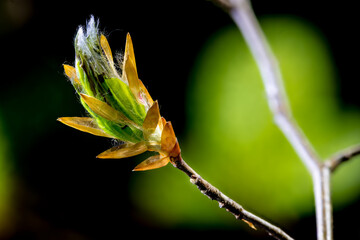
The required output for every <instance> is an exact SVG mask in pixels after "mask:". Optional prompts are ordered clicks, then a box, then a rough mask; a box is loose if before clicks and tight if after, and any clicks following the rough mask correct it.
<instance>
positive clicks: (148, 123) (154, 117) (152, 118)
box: [143, 101, 161, 133]
mask: <svg viewBox="0 0 360 240" xmlns="http://www.w3.org/2000/svg"><path fill="white" fill-rule="evenodd" d="M160 118H161V116H160V110H159V104H158V102H157V101H155V102H154V104H153V105H152V106H151V107H150V108H149V110H148V111H147V114H146V117H145V119H144V123H143V128H144V130H145V131H146V132H148V133H152V132H154V131H155V129H156V127H157V125H158V124H159V120H160Z"/></svg>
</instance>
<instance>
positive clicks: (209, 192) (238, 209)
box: [171, 155, 293, 240]
mask: <svg viewBox="0 0 360 240" xmlns="http://www.w3.org/2000/svg"><path fill="white" fill-rule="evenodd" d="M171 162H172V163H173V165H174V167H176V168H178V169H180V170H181V171H183V172H184V173H186V175H188V176H189V177H190V182H191V183H193V184H194V185H196V186H197V187H198V189H199V190H200V191H201V193H202V194H204V195H206V196H207V197H209V198H210V199H211V200H215V201H217V202H218V203H219V207H220V208H225V209H226V211H228V212H230V213H232V214H233V215H234V216H235V218H236V219H239V220H243V221H244V222H246V223H247V224H249V226H250V227H253V228H262V229H264V230H265V231H266V232H268V233H269V235H271V236H272V237H274V238H275V239H284V240H290V239H293V238H291V237H290V236H289V235H287V234H286V233H285V232H284V231H283V230H281V229H280V228H278V227H276V226H274V225H272V224H271V223H269V222H267V221H265V220H264V219H262V218H260V217H258V216H256V215H254V214H253V213H251V212H248V211H246V210H245V209H244V208H243V207H242V206H241V205H240V204H238V203H237V202H235V201H234V200H232V199H231V198H229V197H228V196H226V195H225V194H223V193H222V192H221V191H220V190H219V189H217V188H216V187H214V186H213V185H211V184H210V183H209V182H207V181H206V180H205V179H203V178H202V177H201V176H200V175H199V174H198V173H196V172H195V171H194V170H193V169H192V168H191V167H190V166H189V165H188V164H187V163H186V162H185V161H184V160H183V159H182V158H181V156H180V155H179V156H177V157H175V158H172V161H171Z"/></svg>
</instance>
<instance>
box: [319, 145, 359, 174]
mask: <svg viewBox="0 0 360 240" xmlns="http://www.w3.org/2000/svg"><path fill="white" fill-rule="evenodd" d="M358 155H360V145H356V146H352V147H349V148H346V149H344V150H341V151H340V152H337V153H335V154H334V156H332V157H330V158H329V159H328V160H327V161H326V163H325V164H326V165H328V167H329V168H330V170H331V171H332V172H333V171H335V169H337V168H338V167H339V166H340V164H342V163H344V162H347V161H349V160H350V159H352V158H354V157H356V156H358Z"/></svg>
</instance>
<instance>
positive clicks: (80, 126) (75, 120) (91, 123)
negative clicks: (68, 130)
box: [57, 117, 113, 138]
mask: <svg viewBox="0 0 360 240" xmlns="http://www.w3.org/2000/svg"><path fill="white" fill-rule="evenodd" d="M57 120H58V121H60V122H62V123H63V124H65V125H67V126H69V127H73V128H75V129H77V130H80V131H83V132H87V133H91V134H94V135H96V136H101V137H108V138H113V136H111V135H109V134H107V133H105V132H104V131H103V130H101V129H100V128H99V126H98V125H97V124H96V121H95V120H94V119H92V118H89V117H62V118H58V119H57Z"/></svg>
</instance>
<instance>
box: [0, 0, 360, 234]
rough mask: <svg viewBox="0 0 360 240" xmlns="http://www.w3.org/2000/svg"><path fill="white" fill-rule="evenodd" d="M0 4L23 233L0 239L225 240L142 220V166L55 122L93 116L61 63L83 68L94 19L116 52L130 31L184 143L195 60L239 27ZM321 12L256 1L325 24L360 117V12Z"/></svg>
mask: <svg viewBox="0 0 360 240" xmlns="http://www.w3.org/2000/svg"><path fill="white" fill-rule="evenodd" d="M1 1H2V2H1V7H0V10H1V16H0V21H1V22H0V43H1V59H2V62H1V75H0V81H1V85H0V114H2V118H3V122H4V125H5V126H6V129H5V132H6V134H7V135H8V136H9V137H10V148H11V152H12V159H13V165H14V167H13V175H14V176H15V178H16V191H15V197H14V206H15V219H14V220H13V222H14V223H13V224H12V228H10V229H9V230H8V231H7V232H6V233H4V234H3V236H2V235H0V238H3V239H122V238H130V237H140V236H141V237H145V236H146V237H160V238H164V239H165V238H171V237H174V236H177V237H178V236H183V237H186V238H190V239H192V238H193V237H191V236H206V237H211V236H213V235H214V234H215V233H219V230H216V232H213V231H211V230H208V231H200V230H199V231H196V230H188V229H157V228H154V227H152V226H151V224H149V223H146V222H142V221H141V220H139V218H137V217H136V216H134V215H133V214H132V203H131V202H130V200H129V199H128V198H127V189H128V188H129V181H130V178H131V177H134V175H133V174H132V172H131V169H132V167H133V165H132V164H131V163H130V162H129V161H118V160H108V161H105V162H104V161H100V160H97V159H95V157H94V156H95V155H96V154H97V153H100V152H102V151H103V150H104V149H106V148H107V147H109V145H111V142H110V141H109V140H102V141H99V140H98V138H96V137H92V136H90V137H89V135H86V134H78V132H76V131H74V130H73V129H70V128H66V127H64V126H63V125H61V124H59V123H57V122H56V118H57V117H61V116H77V115H79V113H84V111H83V110H82V108H81V106H80V104H76V97H75V94H74V90H73V89H72V86H71V84H70V83H69V82H68V81H67V80H66V78H65V76H64V75H63V69H62V64H63V63H67V64H72V63H73V61H74V60H73V59H74V50H73V38H74V36H75V32H76V30H77V27H78V25H84V24H85V22H86V20H87V19H88V18H89V16H90V15H91V14H93V15H94V16H95V17H96V18H99V19H100V28H101V29H105V33H107V34H108V35H110V36H111V37H110V38H109V42H110V45H111V47H112V49H113V51H114V50H115V49H117V50H123V48H124V43H125V36H126V33H127V32H130V33H131V36H132V39H133V42H134V47H135V53H136V59H137V65H138V66H137V68H138V71H139V76H140V78H141V79H146V83H147V84H145V85H147V86H148V89H149V91H150V93H151V95H152V96H153V98H155V99H158V100H159V102H161V111H162V113H163V114H164V115H165V118H166V119H170V120H172V123H173V125H174V128H175V129H176V132H177V133H178V134H179V135H181V134H182V132H183V130H184V128H185V127H186V126H185V125H184V124H185V104H186V99H185V98H186V86H187V81H188V78H189V74H190V72H191V69H192V66H193V63H194V60H195V58H196V56H197V54H198V52H199V50H200V49H201V47H202V46H203V44H204V43H205V42H206V40H207V39H208V38H209V36H211V35H212V34H213V33H214V32H216V31H217V30H218V29H219V28H221V27H223V26H226V25H229V24H232V22H231V20H230V18H229V17H228V16H227V14H226V13H225V12H223V11H222V10H221V9H219V8H218V7H216V6H215V5H214V4H212V3H211V2H210V1H200V0H186V1H121V0H119V1H108V0H100V1H69V0H63V1H41V0H1ZM314 2H315V1H260V0H257V1H252V3H253V7H254V9H255V12H256V14H257V16H258V17H260V18H261V17H262V16H265V15H276V14H282V15H292V16H297V17H299V18H302V19H305V20H307V21H309V22H311V23H312V24H313V25H315V26H316V27H317V28H318V29H319V30H320V31H321V32H322V33H323V35H324V37H325V39H326V40H327V41H328V44H329V47H330V49H331V51H332V55H333V58H334V60H335V64H336V67H337V69H336V72H337V84H338V95H339V96H340V97H341V100H342V105H343V107H344V108H346V107H353V106H357V107H360V100H359V99H360V98H359V94H358V91H359V85H360V84H359V79H358V65H359V58H358V56H359V49H360V48H359V37H356V35H357V31H358V23H359V19H358V15H359V14H358V9H357V8H356V7H355V4H354V3H353V5H351V4H350V3H347V4H341V3H339V2H337V3H336V4H330V3H329V2H326V1H324V2H323V3H322V2H320V1H316V3H314ZM80 115H81V114H80ZM358 213H360V203H358V204H356V205H353V206H348V207H346V208H345V209H343V210H342V211H340V212H335V214H334V222H335V229H334V234H335V238H336V239H351V238H352V237H354V236H355V234H357V237H359V235H358V234H359V233H358V231H357V230H356V228H357V223H356V221H351V220H352V219H355V216H356V215H357V214H358ZM234 221H235V220H234ZM314 226H315V218H314V217H311V218H308V219H302V220H301V221H300V222H299V223H297V224H296V225H295V226H293V228H291V229H286V230H287V231H288V232H289V234H290V235H292V236H293V237H295V238H296V239H301V238H303V239H304V238H306V239H315V235H316V234H315V227H314ZM190 234H192V235H190ZM221 234H223V236H222V238H224V239H225V238H227V237H236V238H242V239H247V238H264V239H270V238H269V237H264V235H263V234H262V233H254V231H248V232H243V230H239V231H235V230H231V231H225V230H224V231H221ZM234 234H236V235H234ZM309 236H312V238H309Z"/></svg>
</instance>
